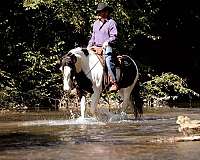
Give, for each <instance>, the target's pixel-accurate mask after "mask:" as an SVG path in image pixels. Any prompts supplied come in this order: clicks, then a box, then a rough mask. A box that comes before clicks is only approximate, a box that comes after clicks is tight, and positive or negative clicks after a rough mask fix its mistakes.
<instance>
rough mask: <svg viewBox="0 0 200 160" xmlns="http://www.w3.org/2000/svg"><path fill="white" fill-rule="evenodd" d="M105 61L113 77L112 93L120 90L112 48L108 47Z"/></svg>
mask: <svg viewBox="0 0 200 160" xmlns="http://www.w3.org/2000/svg"><path fill="white" fill-rule="evenodd" d="M105 60H106V65H107V67H108V73H109V74H110V75H111V78H112V81H113V85H112V86H111V91H112V90H113V91H115V90H118V86H117V79H116V66H115V63H114V57H113V54H112V48H111V47H110V46H107V47H106V49H105Z"/></svg>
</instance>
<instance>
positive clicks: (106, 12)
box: [99, 10, 109, 18]
mask: <svg viewBox="0 0 200 160" xmlns="http://www.w3.org/2000/svg"><path fill="white" fill-rule="evenodd" d="M99 16H100V17H101V18H108V16H109V11H108V10H102V11H100V12H99Z"/></svg>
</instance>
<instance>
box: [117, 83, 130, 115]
mask: <svg viewBox="0 0 200 160" xmlns="http://www.w3.org/2000/svg"><path fill="white" fill-rule="evenodd" d="M132 89H133V87H132V86H129V87H128V88H122V89H120V91H119V95H120V96H121V98H122V99H123V102H122V104H121V112H126V110H127V107H128V106H131V105H132V104H131V92H132Z"/></svg>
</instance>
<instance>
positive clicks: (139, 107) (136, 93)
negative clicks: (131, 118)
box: [131, 79, 144, 119]
mask: <svg viewBox="0 0 200 160" xmlns="http://www.w3.org/2000/svg"><path fill="white" fill-rule="evenodd" d="M131 101H132V103H133V109H134V115H135V118H136V119H137V118H140V117H141V116H142V114H143V104H144V102H143V98H142V96H141V86H140V82H139V79H138V80H137V82H136V84H135V86H134V88H133V90H132V92H131Z"/></svg>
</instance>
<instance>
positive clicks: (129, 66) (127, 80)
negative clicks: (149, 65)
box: [92, 47, 137, 90]
mask: <svg viewBox="0 0 200 160" xmlns="http://www.w3.org/2000/svg"><path fill="white" fill-rule="evenodd" d="M92 51H94V53H96V55H97V57H98V58H99V60H100V62H101V64H102V66H103V68H104V70H105V72H104V77H103V90H108V89H109V87H110V86H111V85H112V83H113V82H112V78H111V76H110V75H109V74H108V69H107V66H106V64H105V59H104V56H103V48H102V47H93V48H92ZM114 61H115V62H114V63H115V65H116V76H117V83H118V86H119V89H120V88H126V87H127V86H129V85H131V84H132V82H133V81H134V78H135V76H136V73H137V71H136V68H135V66H134V63H133V62H132V61H131V59H130V58H129V56H127V55H118V56H117V55H116V57H114Z"/></svg>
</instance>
